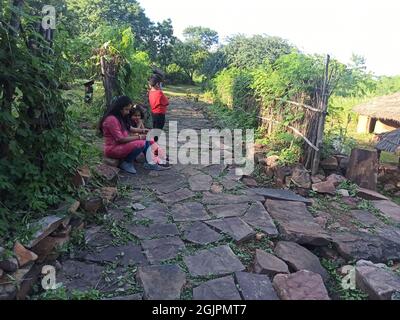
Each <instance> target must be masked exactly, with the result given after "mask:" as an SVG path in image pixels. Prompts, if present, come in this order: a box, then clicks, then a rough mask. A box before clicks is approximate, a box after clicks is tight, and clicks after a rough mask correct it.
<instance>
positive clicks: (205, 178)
mask: <svg viewBox="0 0 400 320" xmlns="http://www.w3.org/2000/svg"><path fill="white" fill-rule="evenodd" d="M212 181H213V179H212V177H211V176H209V175H206V174H197V175H195V176H191V177H190V178H189V185H190V190H192V191H209V190H210V188H211V185H212Z"/></svg>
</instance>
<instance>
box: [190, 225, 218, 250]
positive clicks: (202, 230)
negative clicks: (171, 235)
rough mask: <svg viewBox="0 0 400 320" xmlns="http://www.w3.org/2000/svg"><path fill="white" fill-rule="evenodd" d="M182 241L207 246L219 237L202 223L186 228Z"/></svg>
mask: <svg viewBox="0 0 400 320" xmlns="http://www.w3.org/2000/svg"><path fill="white" fill-rule="evenodd" d="M184 239H185V240H187V241H189V242H192V243H195V244H200V245H207V244H210V243H213V242H216V241H219V240H220V239H221V235H220V234H219V233H218V232H216V231H214V230H212V229H211V228H210V227H208V226H207V225H206V224H204V223H202V222H195V223H194V224H193V225H191V226H190V227H187V228H186V231H185V234H184Z"/></svg>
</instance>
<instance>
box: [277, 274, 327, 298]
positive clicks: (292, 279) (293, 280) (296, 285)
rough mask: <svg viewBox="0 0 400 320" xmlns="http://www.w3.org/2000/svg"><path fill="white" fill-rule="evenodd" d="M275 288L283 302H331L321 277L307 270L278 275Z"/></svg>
mask: <svg viewBox="0 0 400 320" xmlns="http://www.w3.org/2000/svg"><path fill="white" fill-rule="evenodd" d="M273 287H274V288H275V290H276V292H277V294H278V296H279V297H280V298H281V299H282V300H330V298H329V295H328V291H327V290H326V287H325V285H324V282H323V280H322V278H321V276H320V275H319V274H318V273H314V272H311V271H307V270H302V271H299V272H296V273H292V274H288V275H285V274H278V275H276V276H275V278H274V280H273Z"/></svg>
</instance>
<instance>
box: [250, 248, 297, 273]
mask: <svg viewBox="0 0 400 320" xmlns="http://www.w3.org/2000/svg"><path fill="white" fill-rule="evenodd" d="M254 272H255V273H260V274H266V275H268V276H270V277H273V276H275V275H276V274H278V273H289V268H288V266H287V264H286V263H285V262H283V261H282V260H281V259H279V258H277V257H275V256H274V255H272V254H270V253H267V252H265V251H263V250H260V249H256V257H255V260H254Z"/></svg>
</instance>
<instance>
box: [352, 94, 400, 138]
mask: <svg viewBox="0 0 400 320" xmlns="http://www.w3.org/2000/svg"><path fill="white" fill-rule="evenodd" d="M354 111H355V112H357V113H358V114H359V115H360V117H359V122H358V128H357V131H358V132H359V133H366V132H368V133H372V132H375V133H383V132H388V131H392V130H393V129H397V128H400V92H397V93H395V94H392V95H387V96H382V97H378V98H375V99H372V100H370V101H368V102H366V103H363V104H360V105H358V106H356V107H355V108H354Z"/></svg>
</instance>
